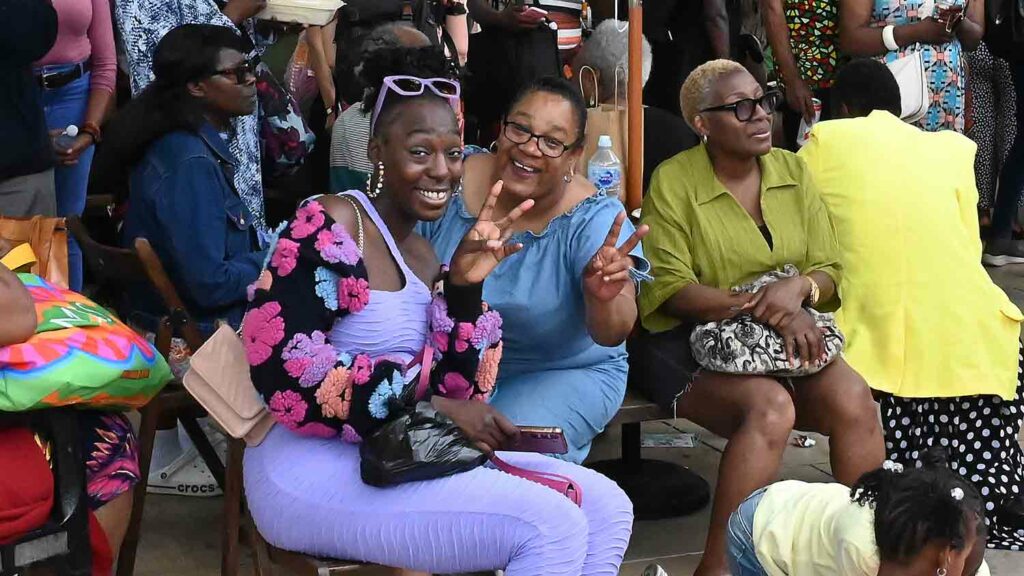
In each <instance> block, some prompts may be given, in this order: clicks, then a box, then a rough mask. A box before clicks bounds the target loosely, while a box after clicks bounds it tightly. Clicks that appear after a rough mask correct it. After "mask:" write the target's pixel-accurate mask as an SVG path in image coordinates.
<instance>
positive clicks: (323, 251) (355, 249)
mask: <svg viewBox="0 0 1024 576" xmlns="http://www.w3.org/2000/svg"><path fill="white" fill-rule="evenodd" d="M316 249H317V250H318V251H319V252H320V256H322V257H323V259H324V260H326V261H328V262H330V263H332V264H337V263H338V262H343V263H345V264H348V265H349V266H355V265H356V262H359V245H358V244H356V241H355V240H353V239H352V236H351V235H349V233H348V231H347V230H345V227H344V226H342V225H341V224H332V225H331V227H330V229H328V230H321V231H320V232H318V233H317V235H316Z"/></svg>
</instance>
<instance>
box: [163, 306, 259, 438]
mask: <svg viewBox="0 0 1024 576" xmlns="http://www.w3.org/2000/svg"><path fill="white" fill-rule="evenodd" d="M182 381H183V383H184V384H185V389H187V390H188V391H189V394H191V395H192V396H193V397H194V398H195V399H196V401H198V402H199V404H201V405H202V406H203V408H205V409H206V411H207V412H209V413H210V417H211V418H213V419H214V420H215V421H216V422H217V424H219V425H220V427H221V428H223V429H224V431H225V432H227V433H228V435H230V436H231V437H232V438H239V439H242V440H245V443H246V445H248V446H258V445H259V444H260V442H262V441H263V438H264V437H265V436H266V435H267V432H269V431H270V428H271V427H273V425H274V418H273V416H271V414H270V412H268V411H267V408H266V406H265V405H264V404H263V400H262V399H261V398H260V395H259V393H257V392H256V388H255V387H254V386H253V384H252V378H251V377H250V376H249V361H248V359H247V358H246V355H245V347H244V346H243V345H242V339H241V338H239V337H238V334H235V331H234V330H232V329H231V327H230V326H228V325H227V324H222V325H221V326H220V328H217V331H216V332H214V333H213V336H210V339H209V340H207V341H206V343H205V344H203V345H202V346H201V347H200V348H199V350H196V351H195V353H194V354H193V355H192V361H191V367H190V368H189V371H188V372H187V373H186V374H185V377H184V378H182Z"/></svg>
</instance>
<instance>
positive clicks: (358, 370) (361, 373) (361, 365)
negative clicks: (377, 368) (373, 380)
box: [352, 354, 373, 386]
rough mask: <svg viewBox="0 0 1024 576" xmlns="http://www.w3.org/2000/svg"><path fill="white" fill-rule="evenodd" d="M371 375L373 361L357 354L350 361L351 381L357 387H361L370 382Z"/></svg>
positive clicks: (364, 355)
mask: <svg viewBox="0 0 1024 576" xmlns="http://www.w3.org/2000/svg"><path fill="white" fill-rule="evenodd" d="M372 374H373V360H370V357H369V356H367V355H366V354H359V355H358V356H356V358H355V360H353V361H352V381H353V382H355V384H356V385H357V386H362V385H363V384H366V383H367V382H369V381H370V376H371V375H372Z"/></svg>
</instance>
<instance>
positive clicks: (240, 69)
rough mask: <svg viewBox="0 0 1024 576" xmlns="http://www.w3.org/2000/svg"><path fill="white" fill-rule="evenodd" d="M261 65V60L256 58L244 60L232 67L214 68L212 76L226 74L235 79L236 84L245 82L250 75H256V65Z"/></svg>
mask: <svg viewBox="0 0 1024 576" xmlns="http://www.w3.org/2000/svg"><path fill="white" fill-rule="evenodd" d="M257 65H259V61H258V60H256V59H255V58H253V59H246V60H243V61H242V63H241V64H239V65H238V66H232V67H231V68H224V69H222V70H214V71H213V73H212V74H211V76H225V77H230V78H234V79H235V84H245V83H246V81H248V80H249V78H250V77H252V78H255V77H256V66H257Z"/></svg>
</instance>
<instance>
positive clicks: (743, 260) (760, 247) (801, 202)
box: [639, 145, 841, 332]
mask: <svg viewBox="0 0 1024 576" xmlns="http://www.w3.org/2000/svg"><path fill="white" fill-rule="evenodd" d="M760 162H761V211H762V214H763V215H764V221H765V224H766V225H767V226H768V230H769V231H770V232H771V238H772V242H773V245H774V247H772V248H769V246H768V242H767V241H766V239H765V237H764V236H763V235H762V234H761V231H760V230H759V229H758V225H757V223H756V222H754V219H753V218H751V216H750V214H749V213H748V212H747V211H746V210H745V209H744V208H743V206H741V205H740V203H739V202H737V201H736V199H735V198H734V197H733V196H732V194H730V193H729V191H728V190H727V189H726V188H725V186H723V185H722V184H721V183H720V182H719V181H718V179H717V178H716V177H715V172H714V169H713V168H712V165H711V159H710V158H709V157H708V153H707V149H706V148H705V147H704V146H703V145H701V146H697V147H696V148H691V149H690V150H687V151H686V152H683V153H681V154H678V155H676V156H675V157H673V158H671V159H669V160H667V161H666V162H664V163H663V164H662V165H661V166H659V167H658V169H657V170H656V171H655V173H654V176H653V177H652V178H651V186H650V189H649V191H648V193H647V197H646V198H644V204H643V210H642V212H641V222H643V223H644V224H647V225H648V226H650V228H651V231H650V233H649V234H648V235H647V237H646V238H644V241H643V244H644V255H645V256H647V258H648V260H650V262H651V265H652V269H651V274H652V275H653V276H654V281H653V282H648V283H646V284H645V285H644V289H643V290H641V291H640V296H639V306H640V318H641V321H642V322H643V326H644V328H646V329H647V330H650V331H651V332H663V331H665V330H669V329H671V328H674V327H676V326H678V325H679V324H681V321H680V320H679V319H677V318H674V317H672V316H669V315H667V314H665V313H663V312H662V311H661V310H659V308H660V307H661V305H662V304H663V303H664V302H665V301H666V300H668V299H669V298H671V297H672V296H673V295H674V294H675V293H676V292H678V291H679V290H680V289H682V288H683V287H685V286H687V285H689V284H696V283H699V284H703V285H705V286H713V287H715V288H721V289H723V290H728V289H730V288H732V287H733V286H737V285H739V284H743V283H745V282H748V281H750V280H752V279H754V278H756V277H758V276H760V275H761V274H764V273H765V272H768V271H770V270H776V269H780V268H782V266H784V265H785V264H793V265H795V266H796V267H797V268H799V269H800V271H801V272H802V273H804V274H807V273H809V272H813V271H816V270H818V271H821V272H825V273H826V274H828V275H829V276H830V277H831V278H832V280H834V281H835V283H836V286H839V281H840V273H841V270H840V266H839V246H838V244H837V242H836V233H835V228H834V227H833V225H832V222H831V220H830V217H829V215H828V212H827V210H826V209H825V204H824V202H823V201H822V199H821V196H820V194H819V193H818V189H817V188H816V187H815V186H814V183H813V182H812V181H811V178H810V174H809V173H808V170H807V167H806V166H805V165H804V161H803V160H802V159H800V158H798V157H797V156H796V155H795V154H791V153H789V152H786V151H783V150H776V149H773V150H772V151H771V152H769V153H768V154H767V155H765V156H762V157H761V159H760Z"/></svg>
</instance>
